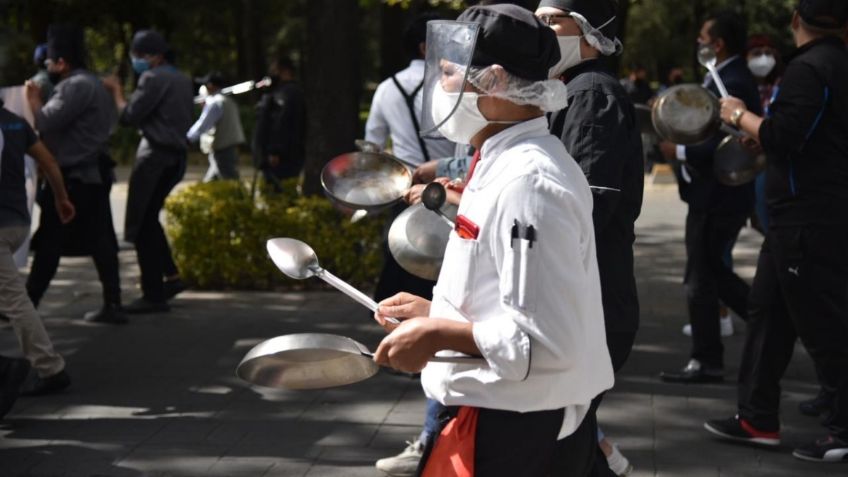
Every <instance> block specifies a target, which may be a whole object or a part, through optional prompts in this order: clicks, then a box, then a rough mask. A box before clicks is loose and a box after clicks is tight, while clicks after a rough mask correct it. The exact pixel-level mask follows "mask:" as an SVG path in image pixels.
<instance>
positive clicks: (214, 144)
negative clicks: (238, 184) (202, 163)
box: [186, 71, 244, 182]
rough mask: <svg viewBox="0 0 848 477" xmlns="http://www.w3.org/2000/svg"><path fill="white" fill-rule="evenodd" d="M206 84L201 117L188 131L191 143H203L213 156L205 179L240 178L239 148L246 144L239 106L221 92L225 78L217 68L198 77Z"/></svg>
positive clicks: (210, 157) (187, 135)
mask: <svg viewBox="0 0 848 477" xmlns="http://www.w3.org/2000/svg"><path fill="white" fill-rule="evenodd" d="M198 81H199V82H200V83H201V84H203V85H205V86H206V91H207V96H206V98H205V99H204V100H203V111H202V112H201V113H200V118H198V119H197V121H196V122H195V123H194V124H193V125H192V126H191V129H189V130H188V133H186V139H188V141H189V142H191V143H196V142H198V141H199V142H200V149H201V150H202V151H203V152H205V153H206V154H208V155H209V169H208V170H207V171H206V175H205V176H204V177H203V182H210V181H213V180H216V179H238V178H239V171H238V158H239V155H238V148H239V145H241V144H244V129H242V127H241V117H239V111H238V106H237V105H236V103H235V101H233V100H232V98H229V97H227V96H224V95H223V94H221V88H223V87H224V78H223V77H222V76H221V73H219V72H217V71H213V72H211V73H209V74H208V75H206V76H204V77H202V78H200V79H199V80H198Z"/></svg>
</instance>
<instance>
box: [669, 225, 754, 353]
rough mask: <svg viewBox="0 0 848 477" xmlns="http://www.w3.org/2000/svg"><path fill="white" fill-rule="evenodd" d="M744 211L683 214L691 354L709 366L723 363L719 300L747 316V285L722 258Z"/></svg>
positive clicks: (737, 312) (748, 287)
mask: <svg viewBox="0 0 848 477" xmlns="http://www.w3.org/2000/svg"><path fill="white" fill-rule="evenodd" d="M746 220H747V215H716V214H708V213H701V212H692V211H689V214H688V215H687V216H686V275H685V278H684V285H685V288H686V299H687V305H688V308H689V320H690V322H691V323H692V358H695V359H697V360H698V361H700V362H701V363H702V364H704V365H705V366H708V367H712V368H723V367H724V345H722V343H721V330H720V328H719V320H718V315H719V300H721V301H722V302H724V304H725V305H727V306H728V307H729V308H730V309H731V310H733V311H734V312H736V314H737V315H739V317H740V318H742V319H743V320H745V319H747V317H748V312H747V304H748V293H749V292H750V288H751V287H750V286H748V284H747V283H745V281H744V280H742V279H741V278H739V276H738V275H736V274H735V273H733V269H732V268H731V267H730V265H729V264H727V263H726V262H725V260H724V257H725V255H726V254H727V253H728V252H729V251H730V249H732V247H733V244H734V243H735V242H736V238H737V236H738V235H739V231H740V230H741V229H742V226H743V225H745V221H746Z"/></svg>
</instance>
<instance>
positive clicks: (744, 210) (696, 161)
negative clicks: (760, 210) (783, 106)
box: [678, 57, 762, 215]
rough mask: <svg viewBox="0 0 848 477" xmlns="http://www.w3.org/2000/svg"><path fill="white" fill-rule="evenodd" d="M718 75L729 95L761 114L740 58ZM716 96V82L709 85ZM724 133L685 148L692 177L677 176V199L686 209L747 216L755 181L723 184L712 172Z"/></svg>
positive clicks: (751, 80) (750, 78) (751, 78)
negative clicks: (686, 179) (685, 178)
mask: <svg viewBox="0 0 848 477" xmlns="http://www.w3.org/2000/svg"><path fill="white" fill-rule="evenodd" d="M718 75H719V76H720V77H721V79H722V81H723V82H724V85H725V87H726V88H727V92H728V93H729V94H730V96H734V97H736V98H739V99H741V100H742V101H744V102H745V105H746V106H747V108H748V110H749V111H751V112H753V113H756V114H761V112H762V106H761V103H760V93H759V90H758V89H757V82H756V80H755V79H754V76H753V75H752V74H751V72H750V71H749V70H748V65H747V64H746V62H745V60H744V59H743V58H742V57H738V58H735V59H734V60H733V61H731V62H730V63H728V64H727V65H725V66H724V68H722V69H721V71H719V73H718ZM708 89H709V90H710V91H712V92H713V93H714V94H715V95H716V96H718V95H719V92H718V88H717V87H716V85H715V82H711V83H710V85H709V88H708ZM726 135H727V134H725V133H722V132H719V133H717V134H716V135H715V136H713V137H712V138H711V139H709V140H707V141H705V142H702V143H700V144H696V145H693V146H687V147H686V163H685V166H684V167H686V168H687V170H688V172H689V175H690V176H691V178H692V182H691V183H687V182H686V181H684V180H682V178H680V177H678V184H679V187H680V198H681V199H683V200H684V201H686V202H687V203H688V204H689V211H690V212H694V213H711V214H718V215H749V214H750V213H751V211H752V210H753V207H754V183H753V182H750V183H748V184H744V185H740V186H726V185H724V184H722V183H720V182H719V181H718V180H717V179H716V177H715V172H714V171H713V156H714V155H715V150H716V148H717V147H718V145H719V143H720V142H721V140H722V139H724V137H725V136H726Z"/></svg>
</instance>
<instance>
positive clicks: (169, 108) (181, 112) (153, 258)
mask: <svg viewBox="0 0 848 477" xmlns="http://www.w3.org/2000/svg"><path fill="white" fill-rule="evenodd" d="M168 51H169V49H168V44H167V43H165V39H164V38H162V35H160V34H159V33H157V32H156V31H153V30H141V31H139V32H137V33H136V34H135V35H134V36H133V40H132V44H131V46H130V58H131V60H132V67H133V70H134V71H135V72H136V73H137V74H139V75H140V76H139V77H138V85H137V87H136V89H135V91H133V93H132V96H131V97H130V98H129V100H126V99H125V98H124V93H123V89H122V86H121V83H120V81H119V80H118V78H117V77H115V76H111V77H109V78H106V79H105V80H104V81H103V83H104V84H105V85H106V87H107V88H108V89H109V90H110V91H111V92H112V95H113V98H114V100H115V104H117V106H118V111H119V119H120V122H121V124H123V125H125V126H131V127H136V128H139V129H140V130H141V135H142V137H141V141H140V142H139V144H138V150H137V152H136V160H135V164H134V165H133V171H132V175H131V176H130V181H129V191H128V193H127V212H126V221H125V224H124V240H126V241H128V242H132V243H133V244H135V250H136V254H137V256H138V266H139V268H140V269H141V291H142V296H141V297H140V298H138V299H136V300H135V301H133V302H132V303H130V304H129V305H127V306H125V307H124V308H125V310H126V311H127V312H128V313H160V312H166V311H168V310H169V309H170V307H169V306H168V303H167V300H168V299H169V298H172V297H173V296H174V295H175V294H177V293H179V292H180V291H182V290H183V289H184V288H185V286H184V285H183V283H182V281H181V280H180V278H179V273H178V271H177V267H176V265H175V264H174V261H173V258H172V256H171V248H170V246H169V245H168V240H167V239H166V238H165V232H164V231H163V230H162V225H161V224H160V223H159V212H160V211H161V210H162V206H163V205H164V203H165V198H166V197H167V196H168V194H169V193H170V191H171V189H173V188H174V186H175V185H177V183H179V181H180V180H181V179H182V177H183V174H184V173H185V168H186V153H187V150H188V141H186V133H187V132H188V130H189V128H190V127H191V124H192V122H193V121H192V116H193V109H194V87H193V85H192V81H191V79H190V78H189V77H188V76H186V75H185V74H183V73H182V72H180V71H179V70H178V69H177V68H176V67H174V65H172V64H170V63H169V62H168V61H167V60H166V56H167V53H168Z"/></svg>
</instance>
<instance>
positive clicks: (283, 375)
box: [236, 333, 486, 389]
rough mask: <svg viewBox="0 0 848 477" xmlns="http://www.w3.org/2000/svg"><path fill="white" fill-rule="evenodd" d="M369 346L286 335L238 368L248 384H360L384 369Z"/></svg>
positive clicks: (471, 360)
mask: <svg viewBox="0 0 848 477" xmlns="http://www.w3.org/2000/svg"><path fill="white" fill-rule="evenodd" d="M373 358H374V355H373V354H372V353H371V352H370V351H369V350H368V348H367V347H365V345H363V344H362V343H359V342H357V341H355V340H352V339H350V338H348V337H345V336H338V335H331V334H324V333H301V334H294V335H283V336H278V337H276V338H271V339H269V340H266V341H263V342H261V343H259V344H258V345H256V346H254V347H253V349H251V350H250V351H249V352H248V353H247V355H245V357H244V359H242V360H241V363H239V365H238V367H237V368H236V376H238V377H239V378H241V379H242V380H244V381H247V382H249V383H251V384H256V385H259V386H265V387H269V388H285V389H324V388H331V387H335V386H344V385H347V384H353V383H357V382H359V381H362V380H365V379H368V378H370V377H371V376H374V375H375V374H377V372H378V371H379V370H380V367H379V366H378V365H377V363H375V362H374V359H373ZM430 362H438V363H458V364H471V365H475V366H481V365H483V364H485V362H486V361H485V360H484V359H483V358H475V357H471V356H458V357H450V358H448V357H435V356H434V357H433V358H431V359H430Z"/></svg>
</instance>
